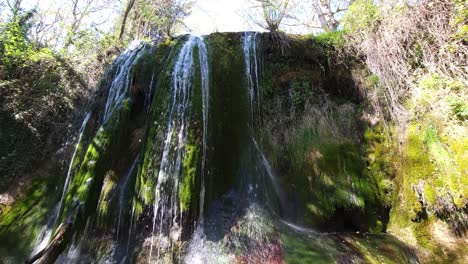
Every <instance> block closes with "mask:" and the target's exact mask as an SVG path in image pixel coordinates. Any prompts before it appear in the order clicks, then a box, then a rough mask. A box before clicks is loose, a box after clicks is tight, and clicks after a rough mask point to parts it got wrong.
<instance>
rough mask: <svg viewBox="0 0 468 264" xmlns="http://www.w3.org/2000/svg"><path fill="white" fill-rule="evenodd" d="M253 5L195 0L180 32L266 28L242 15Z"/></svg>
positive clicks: (240, 0)
mask: <svg viewBox="0 0 468 264" xmlns="http://www.w3.org/2000/svg"><path fill="white" fill-rule="evenodd" d="M67 1H70V0H23V7H24V8H26V9H28V8H32V7H34V6H36V5H39V7H40V9H47V8H50V7H52V6H54V5H59V4H60V3H66V2H67ZM99 1H104V0H99ZM122 1H123V0H122ZM300 2H303V1H299V3H300ZM251 5H252V1H249V0H196V1H195V4H194V6H193V9H192V13H191V14H190V16H188V17H187V18H186V20H185V24H186V25H187V27H188V28H187V29H186V30H184V31H183V32H181V33H193V34H198V35H207V34H210V33H213V32H237V31H263V29H262V28H260V27H259V26H257V25H255V24H254V23H252V22H249V21H247V20H246V19H245V18H244V17H242V15H241V14H242V12H243V11H245V10H246V9H248V7H250V6H251ZM301 12H302V15H303V17H304V18H307V17H310V14H311V13H310V12H309V10H308V9H307V8H305V7H304V6H302V7H301V8H299V9H298V10H296V13H297V14H299V15H300V13H301ZM108 16H109V14H100V15H99V17H98V18H96V20H99V19H102V18H103V17H108ZM109 26H112V25H109ZM282 29H283V30H285V31H286V32H288V33H302V34H304V33H309V32H310V30H307V29H306V28H304V27H303V26H287V27H283V28H282Z"/></svg>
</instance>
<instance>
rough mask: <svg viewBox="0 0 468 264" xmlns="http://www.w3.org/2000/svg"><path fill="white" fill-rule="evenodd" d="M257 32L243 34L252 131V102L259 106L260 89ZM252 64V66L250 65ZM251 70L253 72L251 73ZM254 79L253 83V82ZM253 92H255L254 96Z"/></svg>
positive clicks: (253, 109) (253, 110)
mask: <svg viewBox="0 0 468 264" xmlns="http://www.w3.org/2000/svg"><path fill="white" fill-rule="evenodd" d="M257 34H258V33H257V32H245V34H244V46H243V49H244V59H245V73H246V76H247V85H248V88H249V100H250V101H249V102H250V122H251V126H252V128H251V129H253V122H254V112H255V108H254V102H255V101H257V103H258V105H259V104H260V89H259V85H258V62H257ZM252 59H253V61H252ZM252 63H253V65H252ZM252 69H253V72H252ZM254 79H255V82H254ZM255 90H256V91H257V93H256V95H255Z"/></svg>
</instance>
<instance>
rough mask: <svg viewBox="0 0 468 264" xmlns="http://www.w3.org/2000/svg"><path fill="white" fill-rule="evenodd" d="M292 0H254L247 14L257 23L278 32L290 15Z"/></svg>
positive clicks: (249, 18)
mask: <svg viewBox="0 0 468 264" xmlns="http://www.w3.org/2000/svg"><path fill="white" fill-rule="evenodd" d="M289 8H290V0H253V5H252V6H251V7H250V8H249V9H248V10H246V12H245V16H246V18H247V19H248V20H250V21H252V22H253V23H255V24H256V25H258V26H260V27H262V28H264V29H266V30H269V31H270V32H272V33H276V32H278V30H279V27H280V25H281V23H282V22H283V19H284V18H285V17H286V16H287V15H288V11H289Z"/></svg>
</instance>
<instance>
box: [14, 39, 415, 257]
mask: <svg viewBox="0 0 468 264" xmlns="http://www.w3.org/2000/svg"><path fill="white" fill-rule="evenodd" d="M246 56H247V57H246ZM247 58H249V59H247ZM327 61H328V58H327V57H326V56H325V55H324V54H321V50H320V48H319V47H318V46H315V45H314V42H313V41H311V40H310V39H307V40H304V39H293V40H291V47H290V49H289V50H287V51H281V50H280V49H277V47H275V46H274V45H273V44H272V43H271V39H269V35H268V34H260V33H253V32H250V33H226V34H212V35H210V36H206V37H204V38H200V37H195V36H183V37H180V38H179V39H178V40H177V41H174V42H166V43H161V44H159V45H158V46H151V45H145V44H141V46H138V45H137V46H134V47H131V48H130V49H129V50H127V51H126V52H124V53H123V54H122V57H120V58H119V59H118V60H117V61H116V63H115V65H114V66H113V67H112V69H111V71H110V72H109V75H110V77H109V76H107V79H106V81H105V82H103V83H102V85H103V86H102V87H100V88H99V92H100V95H99V96H97V97H96V98H97V99H96V102H94V104H93V106H92V110H91V111H90V117H89V123H88V124H87V125H86V128H85V129H84V130H83V139H82V140H80V141H79V142H78V143H77V145H76V158H72V160H71V166H70V170H69V171H70V181H69V182H70V184H65V187H64V191H63V193H64V195H63V203H60V206H61V208H62V209H60V210H59V211H60V212H58V214H57V219H58V220H57V221H56V222H57V225H55V226H52V227H51V230H56V228H57V226H58V225H59V224H60V223H61V222H65V219H73V220H70V221H71V222H72V223H70V225H67V226H68V227H69V228H65V229H62V230H64V231H63V232H64V234H63V235H64V236H66V237H67V241H66V243H64V245H60V252H58V251H57V252H58V253H57V252H54V255H55V256H54V257H55V258H58V259H59V260H60V259H70V258H73V259H78V258H77V256H83V258H86V259H99V260H106V261H114V262H119V263H121V262H129V263H146V262H154V261H157V260H159V261H160V262H163V263H180V262H183V263H199V262H205V263H285V262H295V261H299V263H304V262H307V261H309V260H311V259H312V260H320V261H325V262H327V261H328V262H330V261H334V260H338V261H342V260H343V261H344V259H346V256H352V258H353V259H354V258H356V259H359V260H362V259H365V258H369V256H364V255H365V254H366V253H367V252H368V250H370V249H372V250H375V252H378V254H381V255H382V258H386V257H388V256H393V255H397V257H401V256H404V255H405V253H404V250H405V249H406V248H405V247H404V245H401V244H400V243H399V242H398V241H396V240H394V239H393V238H392V237H389V238H388V241H391V243H392V248H391V250H386V249H384V248H381V247H379V246H377V245H376V244H378V243H377V242H376V241H387V240H386V238H380V237H373V238H372V239H369V240H371V241H373V242H375V243H370V242H366V241H367V239H368V238H367V237H365V236H364V237H361V236H356V237H355V236H352V235H344V236H343V237H341V236H336V235H334V234H328V233H321V232H320V231H324V230H327V231H333V232H335V231H343V230H347V231H349V230H352V231H356V230H361V231H369V230H372V231H374V232H381V231H384V230H385V226H386V223H387V221H388V219H387V218H386V217H387V216H388V211H387V205H386V204H385V202H384V198H383V197H384V195H383V194H384V191H385V190H386V189H385V188H384V187H385V186H383V185H382V178H379V177H377V176H378V175H377V174H372V173H370V172H369V171H370V169H368V168H367V167H368V166H367V165H368V164H367V162H368V161H369V160H368V159H367V158H364V157H367V156H368V155H369V153H370V152H371V151H370V150H369V149H371V147H370V145H372V144H377V143H381V142H380V141H378V140H375V141H371V140H368V141H367V139H365V138H363V127H364V126H365V125H366V124H363V123H361V121H360V120H361V119H360V118H359V117H360V116H359V114H360V112H359V108H360V107H363V106H361V105H360V95H359V94H358V92H357V90H356V89H355V87H354V84H353V83H352V80H351V79H350V73H349V72H347V71H346V69H344V68H343V67H341V66H332V65H329V64H327ZM324 66H325V67H324ZM379 140H380V139H379ZM377 141H378V142H377ZM372 146H374V145H372ZM372 153H373V152H372ZM379 175H380V174H379ZM61 186H63V185H61ZM59 193H60V192H59ZM44 196H46V195H44V194H42V193H41V194H40V195H38V197H44ZM38 199H39V198H38ZM34 202H36V201H35V200H34V201H27V205H28V208H31V207H32V205H33V204H34ZM51 204H52V205H53V204H56V202H55V203H51ZM44 211H46V210H44ZM21 213H23V211H19V213H18V214H19V215H20V214H21ZM46 215H47V214H45V213H44V214H43V215H41V217H42V218H41V219H45V218H46V217H47V216H46ZM70 216H74V217H73V218H70ZM49 217H50V216H49ZM52 222H54V221H52ZM35 225H37V227H40V226H41V224H40V223H35ZM310 227H314V228H315V229H311V228H310ZM15 231H17V230H15ZM55 232H56V231H52V232H51V233H55ZM52 236H54V235H52ZM56 238H57V237H56ZM68 238H69V239H68ZM55 240H56V241H58V240H59V239H58V238H57V239H55ZM62 241H64V240H62ZM24 248H25V252H26V251H27V246H25V247H24ZM56 248H58V247H56ZM390 251H391V253H388V252H390ZM373 252H374V251H373ZM395 252H396V253H395ZM402 252H403V253H402ZM56 253H57V254H56ZM22 254H23V255H21V257H24V256H25V253H24V252H23V253H22ZM379 256H380V255H379ZM39 257H41V256H39ZM47 260H48V261H53V260H55V259H47ZM197 261H199V262H197ZM402 262H403V263H404V261H402Z"/></svg>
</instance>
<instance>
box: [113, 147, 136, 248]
mask: <svg viewBox="0 0 468 264" xmlns="http://www.w3.org/2000/svg"><path fill="white" fill-rule="evenodd" d="M139 158H140V156H139V155H138V156H137V157H136V158H135V160H134V161H133V163H132V166H131V167H130V169H129V170H128V172H127V174H125V178H124V179H123V182H122V184H121V186H120V193H119V216H118V219H117V240H118V239H119V233H120V219H121V217H122V210H123V209H124V207H125V205H124V203H125V201H124V199H125V190H126V188H127V184H128V180H129V179H130V175H132V173H133V170H134V169H135V165H136V164H137V162H138V159H139Z"/></svg>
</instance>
